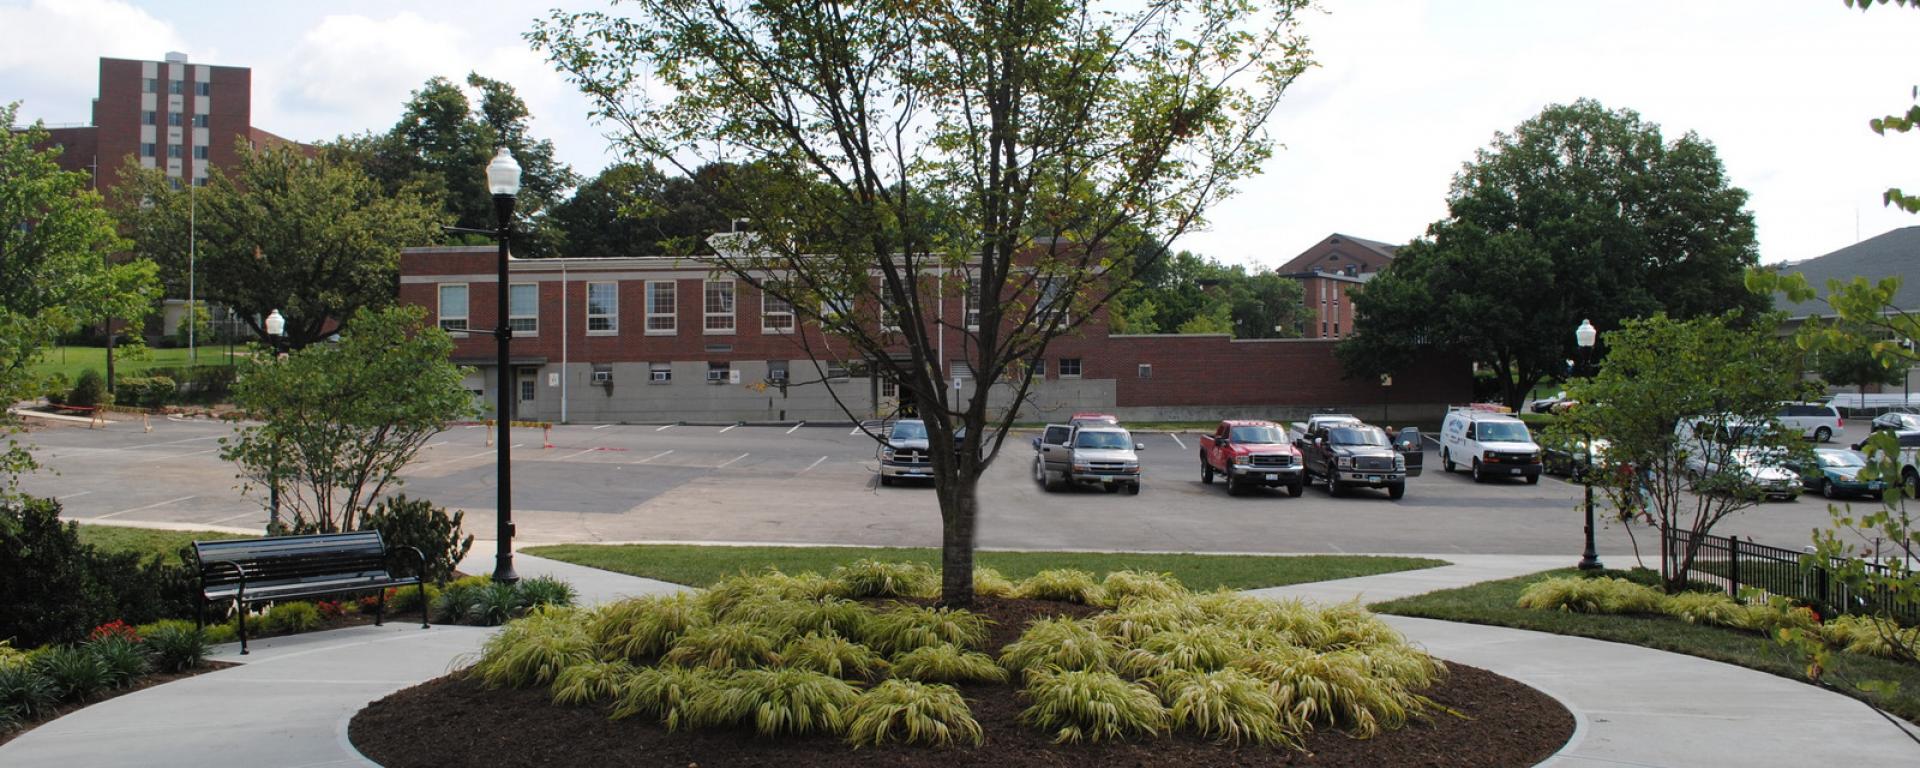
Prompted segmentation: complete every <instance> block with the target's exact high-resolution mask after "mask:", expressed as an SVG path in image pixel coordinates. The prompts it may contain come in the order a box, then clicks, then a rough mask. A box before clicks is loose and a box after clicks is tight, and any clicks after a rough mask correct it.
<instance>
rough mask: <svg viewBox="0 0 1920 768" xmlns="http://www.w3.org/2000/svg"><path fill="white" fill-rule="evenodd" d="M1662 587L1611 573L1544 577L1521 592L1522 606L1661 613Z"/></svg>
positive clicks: (1603, 611)
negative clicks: (1658, 588)
mask: <svg viewBox="0 0 1920 768" xmlns="http://www.w3.org/2000/svg"><path fill="white" fill-rule="evenodd" d="M1661 597H1662V595H1661V594H1660V590H1657V589H1654V588H1653V587H1649V586H1646V585H1644V584H1635V583H1633V582H1631V581H1628V580H1626V579H1621V578H1614V577H1610V576H1603V577H1600V578H1595V579H1584V578H1580V577H1577V576H1576V577H1564V578H1553V579H1542V580H1540V581H1538V582H1535V583H1534V584H1533V585H1532V586H1529V587H1527V590H1526V591H1525V592H1523V593H1521V595H1520V603H1519V605H1520V607H1521V608H1532V609H1535V610H1560V611H1572V612H1574V613H1658V612H1659V611H1660V599H1661Z"/></svg>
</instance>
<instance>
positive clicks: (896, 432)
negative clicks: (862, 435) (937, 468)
mask: <svg viewBox="0 0 1920 768" xmlns="http://www.w3.org/2000/svg"><path fill="white" fill-rule="evenodd" d="M902 479H914V480H932V479H933V457H932V456H930V455H928V453H927V424H926V422H924V421H921V420H919V419H901V420H899V421H896V422H893V423H892V424H889V425H887V440H886V442H885V443H882V444H881V445H880V484H881V485H893V483H894V481H896V480H902Z"/></svg>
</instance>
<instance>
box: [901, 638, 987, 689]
mask: <svg viewBox="0 0 1920 768" xmlns="http://www.w3.org/2000/svg"><path fill="white" fill-rule="evenodd" d="M893 676H894V677H896V678H905V679H908V680H918V681H920V682H923V683H1002V682H1006V680H1007V672H1006V670H1003V669H1001V668H1000V667H998V666H996V665H995V664H994V663H993V657H992V656H988V655H986V654H984V653H980V652H978V651H969V650H966V649H964V648H961V647H960V646H957V645H954V644H952V643H936V644H934V645H923V646H921V647H919V648H915V649H913V650H911V651H907V652H906V653H902V654H900V655H898V656H895V657H894V658H893Z"/></svg>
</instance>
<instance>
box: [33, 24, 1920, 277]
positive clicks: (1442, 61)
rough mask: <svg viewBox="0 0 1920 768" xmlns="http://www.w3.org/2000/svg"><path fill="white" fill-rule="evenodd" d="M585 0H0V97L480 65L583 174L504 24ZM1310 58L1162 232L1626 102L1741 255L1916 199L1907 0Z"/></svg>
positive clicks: (1313, 238)
mask: <svg viewBox="0 0 1920 768" xmlns="http://www.w3.org/2000/svg"><path fill="white" fill-rule="evenodd" d="M556 5H558V6H560V7H563V8H572V9H584V8H590V7H594V6H597V5H599V4H598V3H586V2H558V3H556V2H552V0H549V2H510V1H508V0H467V1H466V2H445V1H441V2H425V1H414V2H408V1H407V0H386V1H385V2H364V1H362V0H333V1H332V2H327V3H279V2H273V3H266V2H227V1H224V0H178V1H171V0H141V1H133V2H123V1H121V0H0V29H5V30H7V31H8V33H9V34H8V38H9V39H8V45H6V46H0V101H20V102H22V106H21V110H20V114H21V117H22V118H23V119H25V120H44V121H46V122H47V123H48V124H72V123H78V124H84V123H85V122H86V121H87V120H88V119H89V117H90V111H91V107H90V103H91V99H92V97H93V96H94V94H95V93H96V92H97V90H98V79H99V64H98V61H99V59H100V58H101V57H113V58H131V59H147V60H159V59H161V58H162V57H163V56H164V54H165V53H167V52H168V51H180V52H185V53H187V54H188V55H189V56H190V57H191V60H192V61H193V62H196V63H203V64H217V65H227V66H244V67H250V68H252V70H253V88H254V92H253V122H254V125H255V126H256V127H258V128H262V129H264V130H267V131H271V132H273V133H277V134H279V135H282V136H286V137H288V138H293V139H297V140H301V141H318V140H325V139H331V138H334V137H337V136H340V135H343V134H353V133H361V132H366V131H383V130H386V129H388V128H390V127H391V126H392V125H393V124H394V122H395V121H396V120H398V118H399V114H400V109H401V106H402V105H403V104H404V103H405V101H406V100H407V99H408V97H409V96H410V95H411V93H412V92H413V91H414V90H416V89H418V88H419V87H420V86H421V85H422V84H423V83H425V82H426V81H427V80H428V79H429V78H431V77H433V76H436V75H442V76H446V77H448V78H451V79H454V80H456V81H463V80H464V78H465V76H466V74H467V73H468V72H470V71H477V72H479V73H481V74H483V75H485V76H487V77H491V78H494V79H499V80H505V81H507V82H509V83H511V84H513V86H514V87H515V88H516V89H517V90H518V91H519V93H520V95H521V96H522V97H523V98H524V99H525V100H526V101H527V103H528V106H529V108H530V109H531V110H532V112H533V114H534V122H533V132H534V134H535V135H536V136H538V137H541V138H547V139H551V140H552V141H553V142H554V145H555V147H556V149H557V151H558V154H559V157H560V159H561V160H562V161H563V162H566V163H568V164H570V165H572V166H573V168H574V170H576V171H578V172H581V173H582V174H586V175H591V174H593V173H595V172H597V171H599V170H600V169H601V168H603V167H605V166H606V165H608V164H610V163H612V162H616V161H618V160H619V159H620V158H618V157H616V156H615V155H614V154H612V153H611V151H610V150H609V148H608V142H607V141H606V139H605V136H604V134H605V133H606V130H605V129H604V128H603V127H602V126H598V125H595V124H594V123H593V122H591V121H590V119H589V118H588V116H587V113H588V105H587V101H586V100H585V99H584V98H583V97H581V96H580V95H579V94H578V92H577V91H576V90H575V89H574V88H573V87H572V86H571V85H569V84H568V83H567V82H566V81H565V80H564V79H563V78H562V77H561V76H560V75H559V74H558V73H556V72H555V71H554V70H553V69H552V68H551V67H550V66H548V65H547V64H546V63H545V62H544V60H543V59H542V57H541V56H540V55H539V54H537V53H535V52H534V51H532V50H531V49H530V48H529V47H528V46H527V45H526V44H525V42H524V41H523V40H522V39H521V34H522V33H524V32H525V31H526V30H528V29H529V28H531V26H532V22H533V20H534V19H535V18H539V17H542V16H544V15H546V13H547V9H548V8H550V7H554V6H556ZM1302 28H1303V31H1304V32H1305V34H1306V35H1307V36H1308V38H1309V40H1310V43H1309V45H1310V47H1311V48H1312V49H1313V51H1314V58H1315V60H1316V61H1317V62H1318V66H1316V67H1315V68H1314V69H1312V70H1310V71H1308V72H1307V73H1306V74H1305V75H1303V76H1302V77H1301V78H1300V79H1299V80H1298V81H1297V82H1296V83H1295V84H1294V85H1293V87H1292V88H1291V89H1290V90H1289V91H1288V93H1287V96H1286V97H1285V99H1284V101H1283V103H1282V105H1281V107H1280V109H1279V111H1278V112H1277V113H1276V114H1275V116H1274V118H1273V119H1272V121H1271V123H1270V128H1271V130H1272V132H1273V134H1274V136H1275V138H1276V139H1277V140H1278V141H1280V142H1281V143H1282V144H1283V145H1284V148H1283V149H1281V150H1279V151H1278V152H1276V153H1275V155H1274V157H1273V158H1272V159H1270V160H1269V161H1268V162H1267V163H1266V165H1265V167H1264V169H1263V173H1262V174H1261V175H1260V176H1258V177H1256V178H1254V179H1251V180H1249V181H1246V182H1244V183H1242V184H1241V185H1240V187H1239V194H1238V195H1237V196H1235V197H1234V198H1233V199H1231V200H1229V201H1227V202H1225V203H1223V204H1221V205H1219V206H1217V207H1216V208H1215V209H1214V210H1213V211H1212V212H1211V213H1210V214H1209V216H1208V219H1209V221H1208V225H1207V228H1206V229H1205V230H1203V231H1200V232H1196V233H1194V234H1191V235H1189V236H1187V237H1186V238H1185V239H1183V240H1181V241H1180V242H1178V243H1177V244H1176V247H1179V248H1183V249H1186V250H1191V251H1194V252H1196V253H1199V254H1202V255H1204V256H1208V257H1212V258H1215V259H1219V260H1221V261H1225V262H1229V263H1238V264H1245V265H1248V266H1249V267H1269V268H1270V267H1275V266H1278V265H1279V264H1281V263H1282V262H1285V261H1286V260H1288V259H1290V258H1292V257H1293V256H1295V255H1297V254H1298V253H1300V252H1301V251H1304V250H1306V249H1307V248H1308V247H1310V246H1312V245H1313V244H1314V243H1316V242H1318V241H1319V240H1320V239H1322V238H1324V237H1325V236H1327V235H1328V234H1331V233H1335V232H1339V233H1344V234H1348V235H1353V236H1356V237H1363V238H1368V239H1373V240H1382V241H1387V242H1394V243H1404V242H1406V241H1407V240H1409V239H1412V238H1416V237H1419V236H1420V235H1421V234H1422V233H1423V232H1424V231H1425V229H1426V227H1427V225H1428V224H1430V223H1432V222H1433V221H1435V220H1438V219H1440V218H1442V217H1444V216H1445V215H1446V196H1447V191H1448V187H1449V185H1450V183H1451V181H1452V179H1453V177H1454V175H1455V174H1456V173H1458V172H1459V170H1460V168H1461V166H1462V164H1463V163H1466V162H1468V161H1470V160H1471V159H1472V158H1473V154H1474V151H1475V150H1476V149H1480V148H1483V147H1485V146H1487V145H1488V144H1489V143H1490V142H1491V141H1492V140H1493V139H1494V134H1495V133H1496V132H1501V131H1511V130H1512V129H1513V128H1514V127H1515V126H1517V125H1518V124H1519V123H1521V122H1522V121H1524V120H1526V119H1527V118H1529V117H1532V116H1533V115H1535V114H1537V113H1538V112H1539V111H1540V110H1541V109H1542V108H1543V107H1546V106H1547V105H1550V104H1558V103H1568V102H1571V101H1573V100H1575V99H1578V98H1581V97H1590V98H1594V99H1597V100H1599V101H1600V102H1601V103H1602V104H1604V105H1606V106H1607V107H1609V108H1615V109H1620V108H1625V109H1632V110H1634V111H1637V112H1639V113H1640V115H1641V116H1642V117H1643V118H1645V119H1646V120H1648V121H1650V122H1653V123H1656V124H1658V125H1660V126H1661V128H1662V131H1663V132H1664V134H1665V135H1666V136H1667V137H1668V138H1669V139H1671V138H1674V137H1678V136H1680V135H1682V134H1684V133H1687V132H1689V131H1691V132H1695V133H1697V134H1699V135H1700V136H1701V137H1703V138H1705V139H1706V140H1708V141H1711V142H1713V143H1714V144H1715V145H1716V146H1717V147H1718V149H1719V154H1720V158H1721V161H1722V163H1724V164H1725V166H1726V169H1727V173H1728V176H1729V178H1730V180H1731V181H1732V183H1733V184H1734V185H1735V186H1738V187H1740V188H1743V189H1745V190H1747V191H1748V192H1749V193H1751V199H1750V201H1749V204H1748V207H1749V210H1751V211H1752V212H1753V214H1754V217H1755V220H1756V222H1757V224H1758V228H1759V236H1760V254H1761V260H1762V261H1763V262H1778V261H1787V260H1799V259H1806V258H1812V257H1815V256H1819V255H1822V254H1825V253H1828V252H1830V251H1833V250H1836V249H1838V248H1842V247H1845V246H1847V245H1850V244H1852V243H1855V242H1858V241H1859V240H1861V239H1865V238H1870V237H1873V236H1875V235H1879V234H1881V233H1884V232H1886V231H1888V230H1892V229H1896V228H1899V227H1906V226H1914V225H1920V218H1916V217H1915V216H1912V215H1909V214H1905V213H1901V212H1899V211H1895V210H1892V209H1888V208H1885V207H1884V206H1883V205H1882V204H1881V194H1882V192H1883V191H1885V190H1886V189H1887V188H1888V187H1890V186H1901V185H1905V186H1906V187H1907V188H1909V189H1920V134H1913V135H1901V134H1894V135H1890V136H1887V137H1881V136H1878V135H1875V134H1874V133H1873V132H1872V131H1871V130H1869V129H1868V127H1867V121H1868V119H1869V118H1872V117H1876V116H1881V115H1886V114H1893V113H1900V112H1904V111H1905V110H1906V109H1907V108H1908V107H1909V106H1911V105H1912V104H1913V103H1914V87H1915V84H1916V83H1920V62H1916V61H1915V60H1914V59H1913V57H1912V56H1911V51H1912V49H1913V44H1914V43H1915V42H1916V41H1920V11H1914V10H1908V9H1904V8H1899V7H1881V8H1877V9H1875V10H1874V11H1873V12H1871V13H1865V14H1863V13H1861V12H1859V11H1857V10H1853V9H1850V8H1847V7H1846V6H1845V5H1844V4H1843V2H1842V0H1605V1H1604V2H1595V1H1593V0H1583V1H1580V2H1575V1H1573V0H1320V7H1319V8H1318V9H1316V10H1314V11H1312V12H1309V13H1308V14H1307V16H1306V18H1305V21H1304V23H1303V25H1302Z"/></svg>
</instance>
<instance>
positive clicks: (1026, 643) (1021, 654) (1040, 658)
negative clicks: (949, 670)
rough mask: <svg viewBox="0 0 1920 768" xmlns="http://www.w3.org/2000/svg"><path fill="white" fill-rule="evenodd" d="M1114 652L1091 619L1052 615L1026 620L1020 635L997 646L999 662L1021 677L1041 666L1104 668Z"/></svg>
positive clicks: (1046, 667) (1106, 669)
mask: <svg viewBox="0 0 1920 768" xmlns="http://www.w3.org/2000/svg"><path fill="white" fill-rule="evenodd" d="M1118 653H1119V652H1118V650H1117V649H1115V648H1114V646H1113V643H1112V642H1111V641H1109V640H1107V638H1105V637H1103V636H1101V634H1100V633H1099V632H1098V631H1096V630H1095V629H1094V625H1093V624H1092V623H1090V622H1080V621H1075V620H1073V619H1068V618H1064V617H1052V618H1044V619H1036V620H1034V621H1032V622H1029V623H1028V624H1027V630H1026V631H1025V632H1022V633H1021V634H1020V639H1018V640H1015V641H1013V642H1011V643H1008V644H1007V646H1006V647H1005V648H1002V649H1000V665H1001V666H1003V667H1005V668H1006V669H1007V671H1009V672H1012V673H1014V675H1016V676H1019V677H1021V678H1024V677H1025V676H1026V675H1027V673H1028V672H1030V671H1033V670H1041V669H1068V670H1083V671H1100V672H1107V671H1111V669H1112V666H1113V661H1114V658H1115V657H1116V656H1117V655H1118Z"/></svg>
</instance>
